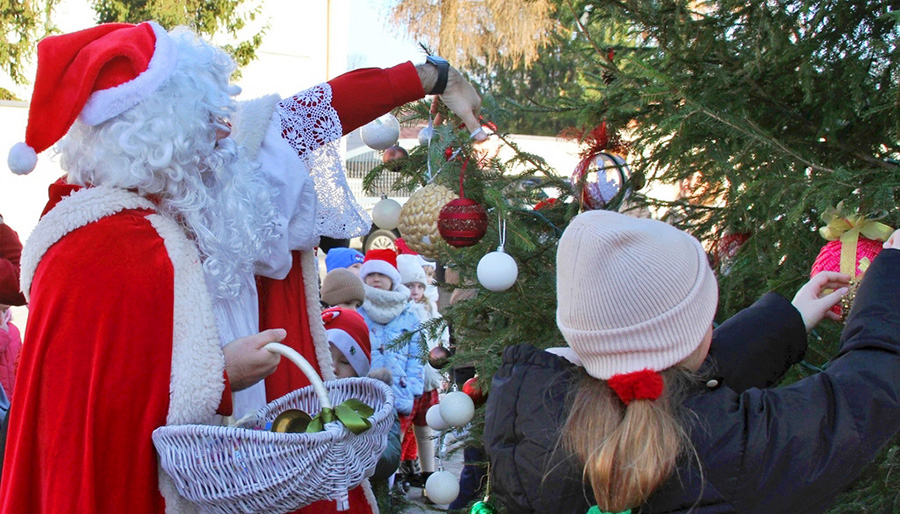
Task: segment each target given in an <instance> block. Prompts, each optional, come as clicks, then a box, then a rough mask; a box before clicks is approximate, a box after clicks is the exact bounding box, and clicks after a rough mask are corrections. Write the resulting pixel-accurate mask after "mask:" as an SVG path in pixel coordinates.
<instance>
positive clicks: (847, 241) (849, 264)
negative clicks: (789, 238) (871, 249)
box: [819, 201, 894, 277]
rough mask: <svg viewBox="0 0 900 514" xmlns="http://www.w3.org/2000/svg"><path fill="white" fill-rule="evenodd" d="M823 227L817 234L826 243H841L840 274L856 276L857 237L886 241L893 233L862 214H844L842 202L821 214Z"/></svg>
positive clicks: (882, 224)
mask: <svg viewBox="0 0 900 514" xmlns="http://www.w3.org/2000/svg"><path fill="white" fill-rule="evenodd" d="M822 221H824V222H825V226H824V227H822V228H820V229H819V234H821V235H822V237H824V238H825V239H826V240H827V241H837V240H840V241H841V273H845V274H847V275H850V277H855V276H856V248H857V244H858V242H859V236H863V237H866V238H868V239H874V240H876V241H887V239H888V238H889V237H890V236H891V233H892V232H893V231H894V229H892V228H891V227H889V226H887V225H885V224H884V223H879V222H877V221H875V220H871V219H867V218H866V217H865V216H863V215H862V214H849V215H848V214H844V202H843V201H842V202H840V203H838V204H837V206H836V207H829V208H828V209H826V210H825V212H824V213H823V214H822Z"/></svg>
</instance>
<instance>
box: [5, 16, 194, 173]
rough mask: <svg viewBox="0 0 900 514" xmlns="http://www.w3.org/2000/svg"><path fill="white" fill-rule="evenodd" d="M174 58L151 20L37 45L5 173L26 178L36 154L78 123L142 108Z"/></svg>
mask: <svg viewBox="0 0 900 514" xmlns="http://www.w3.org/2000/svg"><path fill="white" fill-rule="evenodd" d="M177 53H178V51H177V49H176V47H175V42H174V41H173V40H172V38H171V37H170V36H169V34H168V33H167V32H166V31H165V29H163V28H162V27H160V26H159V24H157V23H155V22H152V21H151V22H145V23H141V24H140V25H131V24H125V23H110V24H105V25H98V26H96V27H92V28H89V29H85V30H81V31H78V32H72V33H71V34H63V35H60V36H52V37H48V38H44V39H43V40H41V42H40V43H38V68H37V76H36V77H35V80H34V92H33V93H32V95H31V105H30V107H29V110H28V127H27V129H26V130H25V142H24V143H16V144H15V145H14V146H13V147H12V149H11V150H10V152H9V158H8V161H7V162H8V164H9V168H10V169H11V170H12V171H13V173H16V174H19V175H24V174H27V173H30V172H31V171H32V170H33V169H34V167H35V165H36V164H37V154H38V153H40V152H43V151H44V150H46V149H47V148H49V147H51V146H52V145H53V144H55V143H56V142H57V141H59V140H60V139H61V138H62V137H63V136H65V135H66V132H68V131H69V128H70V127H71V126H72V123H74V122H75V120H76V119H78V118H80V119H81V121H82V122H83V123H85V124H87V125H91V126H93V125H97V124H99V123H102V122H104V121H107V120H109V119H111V118H114V117H115V116H118V115H119V114H122V113H123V112H125V111H127V110H128V109H131V108H132V107H134V106H135V105H137V104H138V103H140V101H141V100H143V99H144V98H145V97H147V96H148V95H150V94H152V93H153V92H154V91H156V90H157V89H158V88H159V86H160V85H162V83H163V82H165V80H166V79H168V78H169V77H170V76H171V74H172V70H174V69H175V62H176V60H177Z"/></svg>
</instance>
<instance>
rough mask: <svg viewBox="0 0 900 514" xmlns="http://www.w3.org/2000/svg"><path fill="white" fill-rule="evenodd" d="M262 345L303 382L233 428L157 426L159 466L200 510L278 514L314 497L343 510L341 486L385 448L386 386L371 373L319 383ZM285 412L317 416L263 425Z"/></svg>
mask: <svg viewBox="0 0 900 514" xmlns="http://www.w3.org/2000/svg"><path fill="white" fill-rule="evenodd" d="M265 348H266V349H267V350H269V351H271V352H274V353H278V354H281V355H283V356H285V357H286V358H288V359H289V360H290V361H291V362H293V363H294V364H296V365H297V366H298V367H299V368H300V369H301V370H302V371H303V373H304V374H305V375H306V376H307V377H308V378H309V380H310V382H311V385H309V386H306V387H304V388H302V389H298V390H296V391H293V392H291V393H289V394H287V395H285V396H282V397H281V398H279V399H277V400H275V401H273V402H271V403H269V404H268V405H266V406H265V407H263V408H262V409H260V410H259V412H257V413H256V415H255V416H251V417H249V419H243V420H241V421H239V422H238V423H237V424H236V425H235V426H230V427H224V426H208V425H173V426H166V427H160V428H157V429H156V430H154V431H153V444H154V445H155V446H156V450H157V453H158V454H159V459H160V466H161V467H162V468H163V470H165V472H166V473H167V474H168V475H169V476H170V477H171V478H172V480H173V482H174V484H175V487H176V489H177V490H178V492H179V494H181V496H183V497H185V498H186V499H188V500H190V501H191V502H193V503H195V504H197V505H199V506H200V507H201V510H202V511H203V512H208V513H213V514H247V513H257V512H258V513H266V514H282V513H287V512H291V511H294V510H297V509H298V508H300V507H303V506H305V505H309V504H311V503H313V502H316V501H320V500H335V501H336V503H337V508H338V510H347V509H348V508H349V501H348V494H347V493H348V491H349V490H350V489H352V488H354V487H356V486H357V485H359V484H360V483H361V482H362V481H363V480H365V479H366V478H368V477H370V476H371V475H372V474H373V473H374V472H375V465H376V463H377V461H378V457H379V456H380V455H381V453H382V452H383V451H384V448H385V447H386V446H387V434H388V432H389V431H390V429H391V426H392V425H393V421H394V405H393V395H392V393H391V389H390V387H388V386H387V385H386V384H385V383H384V382H381V381H380V380H374V379H371V378H346V379H341V380H332V381H329V382H327V383H323V382H322V380H321V379H320V378H319V376H318V374H317V373H316V371H315V369H314V368H313V367H312V366H311V365H310V364H309V363H308V362H307V361H306V359H304V358H303V357H302V356H301V355H300V354H299V353H297V352H296V351H294V350H293V349H291V348H289V347H287V346H284V345H282V344H279V343H270V344H268V345H266V347H265ZM336 402H340V403H337V405H336V406H335V403H336ZM287 411H302V412H303V413H304V414H305V413H308V412H315V413H317V414H316V416H315V417H311V419H310V420H309V421H300V422H299V423H300V424H305V425H304V428H303V431H302V432H299V433H298V432H295V431H294V430H291V431H290V432H273V431H270V430H267V428H268V426H269V425H270V424H271V425H272V426H273V427H274V425H275V424H276V420H277V419H278V418H279V416H280V415H281V414H282V413H285V412H287ZM300 417H302V416H300ZM307 417H309V416H308V415H307ZM283 418H284V417H283ZM294 429H296V426H294Z"/></svg>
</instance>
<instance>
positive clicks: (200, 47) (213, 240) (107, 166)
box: [57, 28, 276, 298]
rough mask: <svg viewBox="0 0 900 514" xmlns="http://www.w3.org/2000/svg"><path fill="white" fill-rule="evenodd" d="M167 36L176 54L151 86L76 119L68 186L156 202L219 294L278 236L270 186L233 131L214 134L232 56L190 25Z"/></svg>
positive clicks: (68, 150)
mask: <svg viewBox="0 0 900 514" xmlns="http://www.w3.org/2000/svg"><path fill="white" fill-rule="evenodd" d="M170 34H171V36H172V38H173V39H174V40H175V43H176V46H177V48H178V61H177V64H176V67H175V70H174V71H173V72H172V75H171V77H170V78H169V79H168V80H167V81H166V82H165V83H164V84H163V85H162V86H160V88H159V89H158V90H157V91H156V93H155V94H153V95H150V96H149V97H147V98H145V99H144V100H143V101H141V103H140V104H138V105H137V106H135V107H134V108H132V109H130V110H128V111H126V112H124V113H122V114H121V115H119V116H116V117H115V118H112V119H111V120H109V121H106V122H104V123H101V124H99V125H96V126H93V127H91V126H88V125H85V124H83V123H80V122H76V123H75V124H74V125H73V126H72V129H71V130H70V131H69V133H68V135H67V136H66V137H65V138H63V139H62V140H61V141H60V142H59V144H58V145H57V150H58V151H59V153H60V154H61V157H62V166H63V169H65V170H66V172H67V180H68V182H69V183H71V184H80V185H89V184H93V185H105V186H113V187H120V188H124V189H130V190H135V191H137V192H138V193H139V194H140V195H142V196H152V197H153V198H155V199H157V200H158V201H159V207H160V210H161V211H162V212H163V213H165V214H168V215H169V216H171V217H172V218H173V219H175V220H177V221H178V222H179V223H180V224H181V225H182V226H183V227H184V228H185V230H186V231H187V233H188V235H189V237H191V238H192V239H193V240H195V241H196V242H197V245H198V247H199V250H200V253H201V256H202V258H203V267H204V271H205V272H206V275H207V278H208V281H210V282H211V283H213V284H215V291H214V293H215V294H216V296H217V297H220V298H229V297H233V296H235V295H237V294H238V292H239V290H240V288H241V284H242V283H246V282H247V277H249V276H252V273H253V263H254V262H255V261H257V260H259V259H261V258H264V257H265V254H266V249H267V247H268V245H267V243H268V242H269V241H270V240H271V239H272V238H274V237H276V236H275V231H274V228H275V223H274V219H275V211H274V206H273V203H272V196H273V192H271V191H270V188H269V186H268V184H267V183H266V182H265V181H264V180H263V179H262V178H261V177H260V176H259V173H257V169H256V168H257V167H258V164H256V163H253V162H251V161H250V160H249V159H247V158H246V157H245V155H244V154H245V152H244V151H243V150H242V149H241V148H240V147H238V145H237V144H236V143H235V142H234V141H233V140H232V139H231V138H228V137H226V138H224V139H221V140H218V141H217V139H216V129H226V128H227V126H226V125H225V124H224V120H227V119H228V118H229V117H230V116H231V115H232V113H234V110H235V102H234V99H233V98H232V97H233V96H234V95H236V94H237V93H238V92H240V88H238V87H237V86H232V85H229V78H230V76H231V73H232V71H233V70H234V64H233V62H232V60H231V58H230V57H229V56H228V55H227V54H226V53H225V52H223V51H222V50H220V49H218V48H216V47H214V46H212V45H210V44H208V43H206V42H204V41H202V40H201V39H199V38H198V37H197V36H196V35H195V34H193V33H192V32H190V31H189V30H187V29H184V28H176V29H175V30H173V31H172V32H171V33H170ZM242 279H243V280H242Z"/></svg>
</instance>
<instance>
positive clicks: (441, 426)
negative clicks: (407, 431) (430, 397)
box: [425, 404, 450, 432]
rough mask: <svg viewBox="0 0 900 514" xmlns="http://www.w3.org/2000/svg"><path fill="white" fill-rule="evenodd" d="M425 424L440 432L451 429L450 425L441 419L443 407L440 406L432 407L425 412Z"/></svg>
mask: <svg viewBox="0 0 900 514" xmlns="http://www.w3.org/2000/svg"><path fill="white" fill-rule="evenodd" d="M425 424H426V425H428V426H429V427H431V429H432V430H437V431H438V432H440V431H441V430H447V429H448V428H450V425H448V424H447V422H446V421H444V418H442V417H441V406H440V405H439V404H438V405H432V406H431V407H429V408H428V410H427V411H425Z"/></svg>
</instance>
